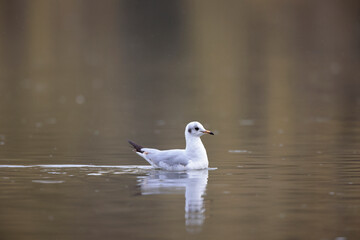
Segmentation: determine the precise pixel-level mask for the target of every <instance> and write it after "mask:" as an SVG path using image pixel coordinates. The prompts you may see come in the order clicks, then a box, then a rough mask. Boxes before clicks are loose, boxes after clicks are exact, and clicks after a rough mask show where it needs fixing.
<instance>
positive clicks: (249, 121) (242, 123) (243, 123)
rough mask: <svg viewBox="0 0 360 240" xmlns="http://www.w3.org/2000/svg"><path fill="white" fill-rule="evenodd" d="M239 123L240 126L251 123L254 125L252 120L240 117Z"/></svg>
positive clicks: (250, 124)
mask: <svg viewBox="0 0 360 240" xmlns="http://www.w3.org/2000/svg"><path fill="white" fill-rule="evenodd" d="M240 125H241V126H252V125H254V120H251V119H242V120H240Z"/></svg>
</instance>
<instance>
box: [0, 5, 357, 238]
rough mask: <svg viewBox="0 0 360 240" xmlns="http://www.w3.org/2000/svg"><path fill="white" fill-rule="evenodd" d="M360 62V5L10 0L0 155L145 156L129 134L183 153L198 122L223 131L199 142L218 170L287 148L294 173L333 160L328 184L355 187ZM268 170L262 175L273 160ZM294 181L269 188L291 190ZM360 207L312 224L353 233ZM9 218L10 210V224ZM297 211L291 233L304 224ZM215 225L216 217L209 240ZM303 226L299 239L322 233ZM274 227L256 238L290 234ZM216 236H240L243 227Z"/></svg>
mask: <svg viewBox="0 0 360 240" xmlns="http://www.w3.org/2000/svg"><path fill="white" fill-rule="evenodd" d="M359 66H360V1H357V0H354V1H351V0H347V1H341V0H330V1H325V0H318V1H308V0H294V1H283V0H271V1H266V0H242V1H237V0H229V1H213V0H207V1H205V0H204V1H201V0H199V1H198V0H196V1H192V0H183V1H180V0H178V1H168V0H148V1H141V0H128V1H126V0H124V1H113V0H105V1H95V0H83V1H80V0H75V1H73V0H31V1H30V0H0V100H1V101H0V164H24V165H27V164H61V163H73V164H113V165H117V164H118V165H123V164H124V165H126V164H140V165H141V164H143V165H144V164H146V163H145V162H144V161H143V160H141V159H140V158H138V156H136V155H135V154H133V152H132V151H131V150H130V148H129V147H128V144H127V140H128V139H131V140H133V141H135V142H137V143H139V144H141V145H145V146H149V147H157V148H161V149H165V148H182V147H183V146H184V128H185V125H186V124H187V123H188V122H190V121H193V120H198V121H200V122H202V123H203V124H204V125H205V127H207V128H208V129H210V130H213V131H214V132H215V133H216V136H215V137H210V136H206V138H204V139H203V140H204V142H205V145H206V147H207V149H208V155H209V159H210V166H212V167H218V168H219V169H227V170H228V172H227V173H232V170H231V169H233V168H234V166H238V165H239V164H241V166H242V165H244V166H246V163H248V164H253V163H254V162H258V163H259V161H260V163H261V164H265V162H266V164H272V166H274V165H273V164H275V165H276V164H280V165H281V164H282V162H281V160H284V158H285V157H286V160H287V163H288V164H294V166H298V165H297V164H302V162H304V163H303V164H305V165H304V166H302V167H301V168H300V169H302V170H299V168H297V169H290V170H289V169H287V170H286V171H285V172H286V174H296V173H298V171H304V172H303V173H304V175H306V174H308V171H309V172H311V171H313V169H314V166H313V165H312V163H313V162H314V161H318V162H328V163H329V164H331V166H332V167H331V168H324V169H323V168H322V169H320V170H319V171H320V173H321V176H323V177H324V178H323V179H328V180H329V181H330V180H331V181H333V180H334V179H335V180H337V181H340V182H341V181H342V180H341V179H343V177H344V176H351V177H352V180H351V182H352V183H353V182H356V181H358V180H359V169H360V167H359V166H358V165H354V164H355V160H359V151H358V150H359V149H360V148H359V146H360V137H359V136H360V122H359V119H360V80H359V79H360V68H359ZM234 153H235V154H234ZM238 153H244V154H242V156H241V158H239V154H238ZM344 159H345V160H346V161H345V160H344ZM263 161H264V162H263ZM318 162H317V163H318ZM306 164H308V165H306ZM351 164H352V165H351ZM261 166H262V167H263V168H262V169H261V171H263V170H264V169H266V166H268V165H261ZM344 166H346V167H344ZM268 167H269V166H268ZM351 169H356V171H355V172H354V171H353V170H351ZM219 172H221V171H218V173H219ZM320 173H319V174H320ZM214 174H215V173H214ZM223 174H225V173H223ZM250 176H252V174H250ZM213 179H214V180H213V181H214V182H216V181H217V180H216V179H217V178H216V177H214V178H213ZM220 179H221V181H225V180H224V176H223V175H222V177H220ZM123 181H125V182H127V183H129V184H130V185H131V182H133V183H132V184H133V186H134V185H135V184H136V180H135V179H133V178H130V179H125V180H123ZM209 181H210V182H211V181H212V180H211V176H210V177H209ZM219 181H220V180H219ZM236 181H240V180H239V179H238V180H236ZM347 182H348V181H347V180H346V183H347ZM285 183H286V184H289V185H290V186H289V188H292V189H294V188H296V187H297V186H299V182H297V181H293V182H291V181H290V183H289V182H286V181H285ZM285 183H284V182H281V181H280V183H279V184H274V185H271V188H270V189H269V191H268V192H267V193H268V194H269V195H271V194H274V192H275V193H281V190H279V189H282V187H283V186H285V185H286V184H285ZM261 185H262V186H264V185H266V183H265V184H264V183H262V184H261ZM300 185H301V184H300ZM311 186H314V185H311ZM303 187H304V189H306V188H307V187H309V185H307V184H306V183H304V185H303ZM80 188H81V187H80ZM234 188H235V187H234ZM339 188H342V187H341V186H339ZM214 189H216V187H215V188H214ZM322 189H326V190H324V191H325V192H326V193H325V194H326V195H327V193H328V192H332V191H334V190H331V187H329V188H326V187H324V186H323V185H317V186H316V187H315V189H314V190H313V191H314V192H313V193H316V192H318V191H322ZM214 192H216V190H213V193H214ZM210 193H211V185H210ZM351 194H355V195H352V200H353V201H357V203H358V201H359V195H356V192H355V191H353V189H352V190H351ZM210 195H211V194H210ZM215 195H216V194H214V196H215ZM83 196H86V194H84V195H83ZM249 196H250V195H249ZM251 196H252V195H251ZM266 196H268V195H266ZM271 196H272V195H271ZM313 196H314V195H313V194H310V195H307V197H309V198H310V199H311V198H312V197H313ZM307 197H305V199H307ZM319 198H321V196H320V197H319ZM253 200H254V199H252V198H250V200H249V199H246V198H245V199H242V201H243V202H242V203H243V204H244V206H248V205H247V204H249V203H251V202H253ZM267 201H270V203H274V202H276V201H277V200H276V199H273V202H272V201H271V198H270V200H269V198H267V197H266V202H267ZM219 202H221V201H220V200H218V203H219ZM215 203H216V201H215ZM7 204H9V199H2V205H3V206H8V205H7ZM233 204H234V205H235V206H237V204H241V199H240V200H239V199H237V202H235V201H234V202H233ZM353 204H355V203H354V202H353ZM10 205H11V204H10ZM225 205H226V204H225ZM270 205H271V204H270ZM270 205H269V209H272V207H273V206H274V205H271V207H270ZM320 205H321V204H319V205H316V206H319V207H320ZM355 205H356V206H358V205H357V204H355ZM229 206H230V205H229ZM299 206H300V205H299ZM321 206H322V205H321ZM332 206H334V205H330V208H329V209H332V208H331V207H332ZM29 207H31V205H29ZM215 209H216V208H215ZM353 209H357V210H356V211H357V212H358V209H359V208H353ZM2 211H3V212H5V210H4V208H3V209H2ZM16 211H17V210H16ZM179 211H180V212H182V211H183V204H181V209H180V210H179ZM219 211H220V210H219ZM274 211H276V210H274ZM349 211H350V210H349ZM354 211H355V210H354ZM356 211H355V212H354V213H353V214H352V213H350V212H348V214H349V215H346V216H345V217H344V218H340V219H342V220H343V221H339V222H336V221H330V220H329V219H335V218H336V219H337V217H339V216H338V215H337V214H338V212H337V211H336V210H334V211H332V210H331V211H330V212H331V214H330V215H314V216H311V219H316V220H318V221H317V222H323V221H325V223H324V224H325V225H326V226H327V229H328V230H329V229H337V230H339V229H345V228H344V227H345V226H349V229H350V230H349V231H348V232H347V233H348V234H350V236H353V237H356V236H359V232H358V230H356V226H358V224H359V223H360V219H359V217H358V215H357V217H356ZM230 212H231V211H230ZM263 212H265V215H267V214H266V213H269V212H272V210H269V211H267V209H265V210H264V209H263ZM222 213H224V212H222ZM234 213H235V212H234ZM19 214H20V213H19ZM214 214H215V213H214ZM225 214H226V212H225ZM261 214H262V213H259V216H260V215H261ZM20 215H21V214H20ZM35 215H36V214H33V215H32V214H29V216H35ZM10 216H14V214H13V212H12V211H8V212H7V213H6V214H4V215H2V218H1V219H3V220H2V221H5V220H4V219H8V218H9V217H10ZM321 216H323V217H321ZM324 216H325V218H326V219H325V218H324ZM334 216H335V218H332V217H334ZM0 217H1V216H0ZM85 218H86V219H87V217H86V216H85V217H84V219H85ZM19 219H21V216H19V217H18V218H17V217H15V218H14V222H17V221H18V220H19ZM29 219H32V217H29ZM234 219H235V220H239V219H238V218H237V217H235V216H234ZM244 219H246V216H244ZM301 219H302V220H304V219H305V222H307V221H306V220H307V218H306V217H305V218H304V219H303V218H301ZM344 219H347V220H348V221H345V220H344ZM253 220H254V218H253ZM297 220H298V219H296V221H294V222H293V223H294V225H291V226H293V227H294V228H293V229H292V230H294V231H296V230H295V229H296V227H297V226H299V223H302V221H297ZM327 220H329V221H330V222H329V221H327ZM89 221H90V220H89ZM123 221H125V220H124V219H123ZM326 221H327V222H326ZM30 222H32V221H30V220H29V222H27V223H26V224H24V226H27V224H28V223H30ZM250 222H251V220H250ZM255 222H257V220H255V221H254V222H253V223H255ZM272 222H273V220H272V219H271V218H270V219H267V220H266V224H270V225H271V223H272ZM349 222H351V223H352V224H353V225H351V224H349ZM40 225H41V224H40ZM40 225H36V223H34V225H31V226H30V227H29V229H34V228H35V229H36V228H37V227H39V228H41V227H40ZM14 226H16V225H14ZM89 226H92V225H89ZM89 226H87V227H86V228H84V229H91V227H89ZM216 226H219V223H218V222H211V221H210V222H209V225H208V228H207V229H208V230H209V231H205V233H204V234H205V235H204V238H205V237H206V238H207V239H208V238H209V237H211V236H212V235H211V234H210V233H211V229H216ZM246 226H248V225H246ZM251 226H252V227H253V229H256V228H257V226H256V224H253V225H251ZM276 226H283V225H282V224H281V223H279V225H276ZM308 227H309V228H308V229H312V230H313V232H316V233H324V232H326V231H325V230H324V229H322V228H321V226H314V225H311V226H310V225H309V226H308ZM311 227H313V228H311ZM4 229H5V230H4ZM14 229H15V230H12V228H11V227H10V228H8V227H4V228H3V232H5V233H9V234H10V233H12V231H14V232H16V229H17V227H14ZM244 229H251V228H244ZM244 229H243V230H244ZM303 230H304V229H302V230H301V229H297V231H298V232H297V234H299V235H301V234H304V235H303V236H304V237H306V238H307V239H312V238H311V237H310V238H309V236H307V235H306V234H307V232H308V231H303ZM29 231H30V232H31V230H29ZM134 231H136V230H134ZM244 231H247V230H244ZM249 231H250V230H249ZM251 231H252V230H251ZM251 231H250V232H247V234H248V235H245V236H251V233H253V232H251ZM254 231H255V230H254ZM322 231H324V232H322ZM158 232H159V234H160V232H161V230H160V229H159V231H158ZM269 232H270V233H273V232H271V231H268V232H266V231H265V232H263V233H262V234H263V235H261V234H260V235H259V238H258V239H265V238H266V237H267V236H273V237H274V238H273V239H279V238H278V237H282V236H285V237H284V238H283V239H290V238H286V237H291V236H292V235H291V234H290V235H287V233H286V231H285V233H284V232H282V233H284V235H282V233H281V234H280V233H279V234H278V232H276V233H273V234H274V235H271V234H270V235H269ZM310 232H311V231H310ZM25 233H26V232H25ZM25 233H24V234H25ZM98 233H99V232H98ZM100 233H101V232H100ZM219 233H221V234H222V236H228V237H229V236H237V235H236V234H238V232H237V230H236V228H233V229H232V230H230V229H225V228H224V229H223V231H219ZM225 233H227V234H229V235H226V234H225ZM234 234H235V235H234ZM100 235H101V234H100ZM215 235H216V234H215ZM215 235H213V236H215ZM299 235H298V236H299ZM9 236H11V235H9ZM45 236H47V235H45ZM84 236H86V234H85V235H84ZM94 236H99V235H96V234H95V235H93V237H94ZM114 236H121V234H120V235H116V234H115V235H114ZM316 236H317V237H318V238H314V239H334V238H332V237H335V236H337V235H336V234H335V235H331V236H332V237H331V238H330V237H329V238H321V236H323V235H321V234H318V235H316ZM88 237H90V238H91V236H88ZM38 239H39V238H38ZM87 239H88V238H87ZM157 239H160V238H157ZM254 239H256V238H254ZM291 239H297V238H291ZM353 239H354V238H353Z"/></svg>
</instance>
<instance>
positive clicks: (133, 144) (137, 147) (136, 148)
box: [128, 140, 144, 153]
mask: <svg viewBox="0 0 360 240" xmlns="http://www.w3.org/2000/svg"><path fill="white" fill-rule="evenodd" d="M128 142H129V143H130V145H131V146H133V147H134V149H135V150H136V152H139V153H143V152H144V151H142V150H141V149H142V148H143V147H142V146H140V145H137V144H136V143H134V142H132V141H130V140H129V141H128Z"/></svg>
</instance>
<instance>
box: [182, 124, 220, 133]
mask: <svg viewBox="0 0 360 240" xmlns="http://www.w3.org/2000/svg"><path fill="white" fill-rule="evenodd" d="M205 133H207V134H210V135H214V133H213V132H211V131H209V130H206V129H205V128H204V126H203V125H202V124H201V123H199V122H191V123H189V124H188V125H186V128H185V136H187V137H201V136H202V135H204V134H205Z"/></svg>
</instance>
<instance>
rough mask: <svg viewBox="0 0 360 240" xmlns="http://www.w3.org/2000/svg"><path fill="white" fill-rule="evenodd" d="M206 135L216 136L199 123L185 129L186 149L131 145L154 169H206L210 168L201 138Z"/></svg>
mask: <svg viewBox="0 0 360 240" xmlns="http://www.w3.org/2000/svg"><path fill="white" fill-rule="evenodd" d="M205 133H207V134H210V135H214V133H213V132H211V131H209V130H206V129H205V128H204V127H203V125H202V124H201V123H199V122H196V121H195V122H190V123H189V124H188V125H186V127H185V140H186V148H185V149H171V150H158V149H155V148H144V147H142V146H140V145H138V144H136V143H134V142H132V141H129V143H130V144H131V145H132V146H133V147H134V151H136V153H137V154H138V155H139V156H141V157H142V158H144V159H145V160H146V161H148V163H150V164H151V166H153V167H154V168H160V169H164V170H169V171H181V170H193V169H205V168H208V166H209V161H208V158H207V154H206V150H205V147H204V145H203V143H202V142H201V139H200V137H201V136H202V135H204V134H205Z"/></svg>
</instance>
